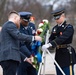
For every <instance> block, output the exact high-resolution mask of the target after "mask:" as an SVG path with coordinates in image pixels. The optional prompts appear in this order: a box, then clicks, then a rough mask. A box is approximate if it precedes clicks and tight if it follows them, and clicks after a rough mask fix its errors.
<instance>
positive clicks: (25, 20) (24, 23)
mask: <svg viewBox="0 0 76 75" xmlns="http://www.w3.org/2000/svg"><path fill="white" fill-rule="evenodd" d="M19 14H20V16H21V24H20V32H21V33H24V34H28V35H32V29H31V28H30V27H29V26H28V25H29V23H30V16H31V15H32V13H30V12H19ZM20 51H21V52H22V53H23V54H24V55H26V56H27V59H28V60H29V59H31V46H30V43H29V42H25V41H21V42H20ZM18 75H37V73H36V69H35V68H34V67H33V65H32V62H29V61H28V62H23V61H22V62H21V64H20V66H19V68H18Z"/></svg>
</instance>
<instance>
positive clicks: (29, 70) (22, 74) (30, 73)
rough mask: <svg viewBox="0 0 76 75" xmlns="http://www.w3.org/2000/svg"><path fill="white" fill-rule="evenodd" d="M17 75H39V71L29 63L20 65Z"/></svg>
mask: <svg viewBox="0 0 76 75" xmlns="http://www.w3.org/2000/svg"><path fill="white" fill-rule="evenodd" d="M17 75H37V71H36V69H35V68H34V67H33V66H32V65H31V64H29V63H28V62H22V63H20V65H19V68H18V71H17Z"/></svg>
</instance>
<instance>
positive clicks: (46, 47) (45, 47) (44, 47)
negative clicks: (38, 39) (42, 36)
mask: <svg viewBox="0 0 76 75" xmlns="http://www.w3.org/2000/svg"><path fill="white" fill-rule="evenodd" d="M49 47H52V44H51V43H48V44H45V45H43V46H42V51H44V50H47V49H48V48H49Z"/></svg>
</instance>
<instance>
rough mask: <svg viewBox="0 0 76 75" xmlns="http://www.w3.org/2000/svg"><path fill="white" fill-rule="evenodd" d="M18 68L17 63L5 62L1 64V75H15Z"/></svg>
mask: <svg viewBox="0 0 76 75" xmlns="http://www.w3.org/2000/svg"><path fill="white" fill-rule="evenodd" d="M18 66H19V62H18V61H13V60H6V61H2V62H1V67H2V69H3V75H16V71H17V68H18Z"/></svg>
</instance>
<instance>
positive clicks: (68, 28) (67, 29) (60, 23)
mask: <svg viewBox="0 0 76 75" xmlns="http://www.w3.org/2000/svg"><path fill="white" fill-rule="evenodd" d="M52 14H53V17H54V19H55V21H56V23H57V25H56V26H54V27H53V29H52V32H51V35H50V37H49V43H48V44H45V45H43V46H42V50H46V49H49V48H50V49H51V48H56V54H55V60H56V61H57V63H58V64H59V65H60V67H61V68H62V70H63V71H64V73H65V74H66V75H74V70H73V67H74V63H75V62H74V59H75V58H74V55H70V52H69V51H72V53H74V49H73V48H72V47H70V48H69V47H68V45H69V44H71V43H72V39H73V34H74V28H73V26H72V25H71V24H68V23H67V22H66V19H65V10H64V8H61V9H57V10H55V11H53V12H52ZM69 49H71V50H69ZM70 56H71V57H70ZM71 58H72V59H71ZM70 65H71V69H70ZM56 72H57V75H63V74H62V73H61V72H60V70H59V69H58V67H57V66H56Z"/></svg>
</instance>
